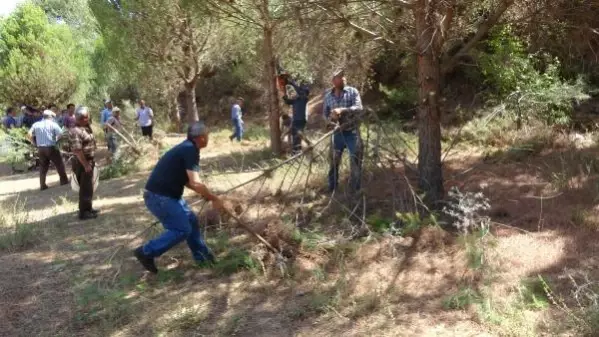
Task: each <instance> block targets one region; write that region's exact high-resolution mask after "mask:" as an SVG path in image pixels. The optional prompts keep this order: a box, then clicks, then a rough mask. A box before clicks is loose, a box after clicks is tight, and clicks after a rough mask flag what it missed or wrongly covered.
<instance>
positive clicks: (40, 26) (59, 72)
mask: <svg viewBox="0 0 599 337" xmlns="http://www.w3.org/2000/svg"><path fill="white" fill-rule="evenodd" d="M90 76H91V68H90V67H89V64H88V59H87V55H86V54H85V51H84V50H82V49H81V48H80V46H79V45H78V43H77V41H76V40H75V38H74V36H73V34H72V31H71V30H70V28H69V27H68V26H65V25H60V24H58V23H51V22H49V21H48V18H47V17H46V14H45V13H44V11H43V10H42V9H41V8H39V7H37V6H35V5H33V4H30V3H26V4H24V5H21V6H19V7H18V8H17V9H16V11H15V12H14V13H12V14H11V15H10V16H8V17H7V18H5V19H2V20H1V21H0V100H2V101H5V102H19V103H25V104H30V105H34V106H40V105H42V104H48V103H49V102H52V103H61V104H64V103H67V101H69V100H70V99H72V98H77V97H78V98H83V97H84V96H85V94H86V90H87V86H86V83H87V82H88V80H89V77H90Z"/></svg>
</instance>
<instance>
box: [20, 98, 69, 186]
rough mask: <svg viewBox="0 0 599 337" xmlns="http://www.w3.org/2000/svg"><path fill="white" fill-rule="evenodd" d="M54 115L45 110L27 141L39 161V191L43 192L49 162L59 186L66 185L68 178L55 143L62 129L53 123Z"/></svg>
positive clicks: (32, 128)
mask: <svg viewBox="0 0 599 337" xmlns="http://www.w3.org/2000/svg"><path fill="white" fill-rule="evenodd" d="M54 117H56V115H55V114H54V112H52V111H51V110H45V111H44V113H43V119H42V120H41V121H39V122H35V123H33V125H32V126H31V129H29V133H28V136H29V140H30V141H31V142H32V143H33V145H35V146H36V147H37V151H38V156H39V160H40V189H41V190H42V191H43V190H45V189H48V185H46V175H47V174H48V169H49V168H50V162H52V163H53V164H54V166H55V167H56V171H58V175H59V176H60V184H61V185H66V184H68V183H69V178H68V177H67V173H66V171H65V168H64V162H63V161H62V156H61V155H60V150H58V147H57V146H56V143H57V142H58V140H59V139H60V136H61V134H62V129H61V128H60V126H58V124H56V122H55V121H54Z"/></svg>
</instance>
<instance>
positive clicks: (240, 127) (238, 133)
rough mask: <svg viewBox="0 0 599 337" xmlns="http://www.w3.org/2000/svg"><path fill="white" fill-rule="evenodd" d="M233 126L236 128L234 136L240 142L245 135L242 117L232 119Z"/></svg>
mask: <svg viewBox="0 0 599 337" xmlns="http://www.w3.org/2000/svg"><path fill="white" fill-rule="evenodd" d="M231 122H232V123H233V127H234V128H235V130H234V131H233V135H232V136H231V137H232V138H235V139H237V141H238V142H240V141H241V137H242V136H243V122H242V121H241V119H232V120H231Z"/></svg>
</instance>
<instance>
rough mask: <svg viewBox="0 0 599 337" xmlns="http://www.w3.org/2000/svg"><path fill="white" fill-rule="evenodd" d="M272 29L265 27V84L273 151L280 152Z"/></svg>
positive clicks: (278, 112)
mask: <svg viewBox="0 0 599 337" xmlns="http://www.w3.org/2000/svg"><path fill="white" fill-rule="evenodd" d="M272 35H273V32H272V29H271V28H269V27H265V28H264V61H265V64H264V84H265V85H266V87H267V88H268V90H267V94H268V98H267V100H268V113H269V121H270V123H269V124H270V147H271V150H272V152H273V153H275V154H280V153H281V152H282V147H281V129H280V126H279V116H280V114H281V112H280V106H279V95H278V91H277V78H276V60H275V55H274V51H273V42H272Z"/></svg>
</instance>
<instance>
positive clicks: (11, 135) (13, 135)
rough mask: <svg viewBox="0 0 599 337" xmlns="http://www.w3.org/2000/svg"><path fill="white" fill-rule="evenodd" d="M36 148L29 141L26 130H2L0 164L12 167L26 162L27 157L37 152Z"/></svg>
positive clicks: (0, 134) (0, 132) (0, 133)
mask: <svg viewBox="0 0 599 337" xmlns="http://www.w3.org/2000/svg"><path fill="white" fill-rule="evenodd" d="M35 151H36V150H35V147H34V146H33V145H32V144H31V142H29V140H28V139H27V130H26V129H24V128H12V129H2V128H0V162H2V163H8V164H11V165H15V164H21V163H24V162H25V161H26V156H27V155H31V154H33V153H34V152H35Z"/></svg>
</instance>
